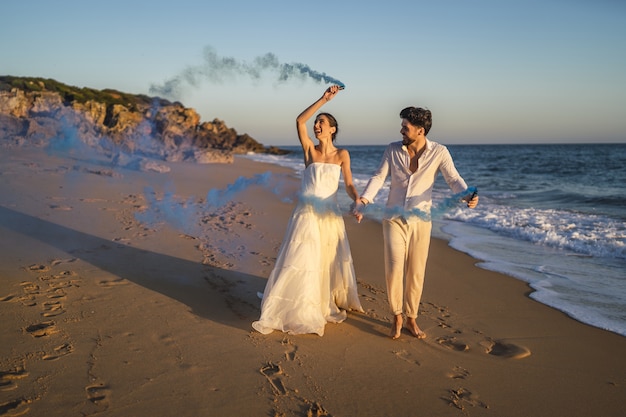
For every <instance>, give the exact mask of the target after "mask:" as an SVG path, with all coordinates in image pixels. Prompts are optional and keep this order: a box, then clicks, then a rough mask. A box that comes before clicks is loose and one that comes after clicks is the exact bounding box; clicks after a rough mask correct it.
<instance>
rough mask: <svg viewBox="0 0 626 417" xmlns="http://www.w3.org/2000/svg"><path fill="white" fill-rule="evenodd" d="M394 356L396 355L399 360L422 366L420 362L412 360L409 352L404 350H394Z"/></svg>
mask: <svg viewBox="0 0 626 417" xmlns="http://www.w3.org/2000/svg"><path fill="white" fill-rule="evenodd" d="M392 352H393V354H394V355H396V358H398V359H402V360H403V361H405V362H408V363H410V364H413V365H417V366H420V363H419V361H417V360H415V359H412V358H411V354H410V353H409V352H407V351H406V350H404V349H402V350H393V351H392Z"/></svg>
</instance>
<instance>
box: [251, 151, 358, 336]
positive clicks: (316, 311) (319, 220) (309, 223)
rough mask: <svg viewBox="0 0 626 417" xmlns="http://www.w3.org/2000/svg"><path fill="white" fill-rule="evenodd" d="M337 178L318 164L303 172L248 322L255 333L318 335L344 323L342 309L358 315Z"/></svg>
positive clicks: (333, 169) (334, 169) (332, 167)
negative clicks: (256, 311)
mask: <svg viewBox="0 0 626 417" xmlns="http://www.w3.org/2000/svg"><path fill="white" fill-rule="evenodd" d="M340 173H341V167H340V166H339V165H337V164H329V163H321V162H314V163H312V164H310V165H309V166H308V167H307V168H306V169H305V170H304V174H303V177H302V185H301V190H300V200H299V202H298V205H297V206H296V208H295V209H294V212H293V214H292V216H291V219H290V220H289V224H288V226H287V232H286V233H285V238H284V240H283V243H282V245H281V248H280V251H279V252H278V257H277V259H276V264H275V266H274V270H273V271H272V273H271V274H270V276H269V278H268V281H267V284H266V286H265V292H264V293H263V300H262V302H261V318H260V319H259V320H258V321H255V322H253V323H252V327H253V328H254V329H255V330H257V331H259V332H261V333H263V334H269V333H271V332H272V331H274V330H280V331H283V332H286V333H290V334H305V333H317V334H318V335H320V336H323V335H324V326H325V325H326V323H327V322H332V323H340V322H342V321H344V320H345V319H346V317H347V315H346V311H345V310H356V311H363V308H362V307H361V302H360V301H359V297H358V293H357V284H356V276H355V273H354V266H353V264H352V255H351V253H350V245H349V243H348V236H347V234H346V228H345V225H344V222H343V217H342V216H341V213H339V210H338V206H337V202H336V195H337V189H338V187H339V175H340Z"/></svg>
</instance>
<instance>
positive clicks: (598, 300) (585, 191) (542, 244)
mask: <svg viewBox="0 0 626 417" xmlns="http://www.w3.org/2000/svg"><path fill="white" fill-rule="evenodd" d="M339 146H341V145H339ZM284 148H286V149H290V150H292V151H294V152H293V153H292V154H289V155H286V156H272V155H248V156H246V157H248V158H251V159H255V160H259V161H264V162H270V163H273V164H277V165H281V166H287V167H291V168H293V169H294V171H295V172H296V173H301V172H302V170H303V169H304V164H303V161H302V151H301V149H300V147H299V146H298V147H284ZM345 148H346V149H348V150H349V151H350V156H351V162H352V171H353V176H354V181H355V183H356V186H357V189H358V190H359V192H361V191H363V189H364V188H365V185H366V184H367V181H368V179H369V176H370V175H371V174H372V173H373V172H374V170H375V169H376V168H377V166H378V164H379V162H380V158H381V157H382V154H383V151H384V149H385V146H384V145H381V146H378V145H377V146H345ZM448 149H449V150H450V153H451V154H452V157H453V159H454V161H455V165H456V167H457V169H458V170H459V172H460V173H461V175H462V176H463V178H464V179H465V181H466V182H467V184H468V186H475V187H477V188H478V192H479V195H480V203H479V205H478V207H477V208H476V209H474V210H471V209H468V208H466V207H464V206H463V205H462V204H458V205H455V204H449V203H450V198H451V195H452V193H451V191H450V189H449V188H448V186H447V185H446V184H445V182H444V181H443V178H442V177H441V176H439V177H438V179H437V181H436V183H435V188H434V193H433V205H434V207H437V206H438V205H439V207H440V208H441V207H445V210H444V209H440V210H434V211H433V213H437V214H436V215H433V235H434V236H436V237H440V238H444V239H447V240H448V241H449V243H450V246H452V247H453V248H455V249H457V250H460V251H462V252H465V253H468V254H469V255H471V256H473V257H475V258H476V259H478V260H479V261H480V262H479V263H478V266H479V267H481V268H484V269H488V270H493V271H497V272H501V273H503V274H506V275H509V276H512V277H514V278H517V279H520V280H523V281H525V282H527V283H529V285H530V286H531V287H532V288H533V289H534V292H533V293H532V294H531V295H530V297H531V298H533V299H535V300H537V301H539V302H541V303H544V304H546V305H549V306H551V307H553V308H556V309H558V310H560V311H563V312H564V313H566V314H568V315H569V316H571V317H572V318H575V319H577V320H579V321H581V322H583V323H587V324H589V325H592V326H595V327H599V328H602V329H606V330H609V331H612V332H615V333H618V334H620V335H623V336H626V144H565V145H448ZM387 187H388V183H387V185H386V186H385V187H384V188H383V189H382V190H381V191H380V192H379V193H378V196H377V198H376V199H375V201H374V203H373V205H372V207H371V208H370V209H368V212H366V216H369V217H371V218H373V219H375V220H380V219H381V217H382V211H383V210H382V208H383V207H384V204H385V201H386V197H387V193H388V188H387ZM349 204H350V199H349V198H348V197H347V195H346V194H345V193H344V192H340V205H341V207H342V209H344V210H345V211H348V209H349ZM381 238H382V237H381Z"/></svg>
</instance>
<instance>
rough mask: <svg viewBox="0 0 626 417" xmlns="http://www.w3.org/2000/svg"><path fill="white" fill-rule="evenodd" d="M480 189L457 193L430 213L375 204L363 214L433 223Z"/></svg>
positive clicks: (469, 188)
mask: <svg viewBox="0 0 626 417" xmlns="http://www.w3.org/2000/svg"><path fill="white" fill-rule="evenodd" d="M477 192H478V189H477V188H476V187H473V186H472V187H468V188H467V190H465V191H462V192H460V193H456V194H453V195H451V196H450V197H447V198H446V199H444V200H443V201H442V202H441V203H439V204H437V205H433V207H431V209H430V211H426V210H420V209H418V208H414V209H411V210H405V209H404V207H383V208H381V207H380V206H376V205H373V204H368V205H367V206H365V208H364V209H363V214H364V215H365V214H369V215H380V214H383V216H384V217H404V218H409V217H414V216H415V217H419V218H420V219H422V220H424V221H431V220H432V219H434V218H441V217H443V215H444V214H445V213H446V212H448V211H450V210H452V209H454V208H456V207H458V206H459V204H460V202H462V201H463V198H465V197H467V196H470V195H473V194H474V193H477Z"/></svg>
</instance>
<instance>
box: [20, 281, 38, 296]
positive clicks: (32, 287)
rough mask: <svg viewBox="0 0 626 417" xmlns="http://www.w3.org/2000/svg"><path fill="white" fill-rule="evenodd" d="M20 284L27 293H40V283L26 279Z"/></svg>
mask: <svg viewBox="0 0 626 417" xmlns="http://www.w3.org/2000/svg"><path fill="white" fill-rule="evenodd" d="M20 286H21V287H22V290H23V291H24V293H25V294H28V295H39V290H40V287H39V285H37V284H35V283H34V282H28V281H24V282H22V283H20Z"/></svg>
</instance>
